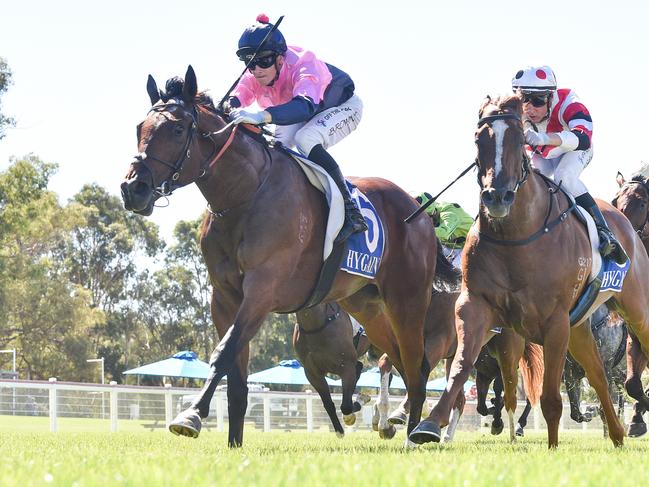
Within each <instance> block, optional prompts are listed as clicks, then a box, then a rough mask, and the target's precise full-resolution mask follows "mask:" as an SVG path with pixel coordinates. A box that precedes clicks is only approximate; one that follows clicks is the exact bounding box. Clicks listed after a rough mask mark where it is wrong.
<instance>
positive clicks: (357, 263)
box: [287, 151, 385, 278]
mask: <svg viewBox="0 0 649 487" xmlns="http://www.w3.org/2000/svg"><path fill="white" fill-rule="evenodd" d="M287 152H288V153H289V154H290V155H291V156H292V157H293V158H294V159H295V160H296V161H297V162H298V164H299V165H300V167H301V168H302V170H303V171H304V174H305V175H306V177H307V179H308V180H309V182H310V183H311V184H312V185H313V186H314V187H315V188H317V189H318V190H319V191H321V192H322V193H324V195H325V197H326V199H327V203H328V204H329V216H328V218H327V227H326V231H325V241H324V249H323V255H322V256H323V261H324V260H326V259H327V257H328V256H329V255H330V254H331V251H332V249H333V242H334V240H335V238H336V236H337V235H338V232H340V229H341V228H342V226H343V222H344V219H345V205H344V203H343V198H342V194H341V193H340V190H339V189H338V186H336V183H335V182H334V181H333V179H331V177H330V176H329V174H327V172H326V171H325V170H324V169H322V168H321V167H320V166H319V165H317V164H315V163H314V162H311V161H310V160H308V159H306V158H305V157H302V156H301V155H299V154H297V153H296V152H293V151H287ZM346 183H347V188H348V189H349V192H350V194H351V196H352V199H353V200H354V201H355V202H356V205H357V206H358V208H359V209H360V211H361V213H362V215H363V217H364V218H365V222H366V223H367V226H368V230H366V231H365V232H364V233H362V234H354V235H352V236H351V237H350V238H349V239H348V240H347V242H346V248H345V253H344V255H343V260H342V265H341V267H340V268H341V269H342V270H344V271H345V272H348V273H350V274H355V275H359V276H363V277H368V278H373V277H374V276H375V275H376V273H377V272H378V268H379V265H380V262H381V258H382V256H383V249H384V244H385V238H384V236H385V231H384V229H383V223H382V222H381V220H380V218H379V215H378V213H377V212H376V209H375V208H374V206H373V205H372V203H371V202H370V200H369V199H368V198H367V196H365V195H364V194H363V193H362V192H361V191H359V190H358V188H356V186H354V185H353V184H351V183H350V182H349V181H346Z"/></svg>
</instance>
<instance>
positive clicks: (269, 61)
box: [239, 53, 277, 71]
mask: <svg viewBox="0 0 649 487" xmlns="http://www.w3.org/2000/svg"><path fill="white" fill-rule="evenodd" d="M239 59H240V60H241V61H242V62H244V63H248V62H249V61H250V58H249V57H246V56H242V57H240V58H239ZM275 59H277V54H275V53H273V54H269V55H267V56H259V57H256V58H255V59H253V60H252V61H250V64H248V69H249V70H250V71H254V69H255V68H256V67H257V66H259V67H260V68H262V69H268V68H270V67H271V66H272V65H274V64H275Z"/></svg>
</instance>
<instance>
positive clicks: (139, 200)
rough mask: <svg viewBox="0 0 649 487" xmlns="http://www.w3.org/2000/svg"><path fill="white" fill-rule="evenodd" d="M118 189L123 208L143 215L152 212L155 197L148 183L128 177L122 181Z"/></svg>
mask: <svg viewBox="0 0 649 487" xmlns="http://www.w3.org/2000/svg"><path fill="white" fill-rule="evenodd" d="M120 189H121V193H122V201H123V202H124V208H125V209H127V210H130V211H132V212H133V213H137V214H139V215H144V216H149V215H150V214H151V213H153V203H154V202H155V198H154V197H153V191H152V190H151V187H150V186H149V185H148V184H146V183H144V182H142V181H138V180H137V179H130V180H127V181H124V182H123V183H122V184H121V186H120Z"/></svg>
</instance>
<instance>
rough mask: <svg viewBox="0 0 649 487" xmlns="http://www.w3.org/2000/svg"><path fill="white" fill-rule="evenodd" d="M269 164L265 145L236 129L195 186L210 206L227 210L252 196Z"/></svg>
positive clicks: (219, 143) (242, 203) (265, 173)
mask: <svg viewBox="0 0 649 487" xmlns="http://www.w3.org/2000/svg"><path fill="white" fill-rule="evenodd" d="M227 135H228V136H229V133H228V134H227ZM226 138H227V137H222V139H223V141H219V142H218V143H217V145H218V147H219V148H221V147H222V146H223V145H224V144H225V143H226V142H225V140H226ZM219 151H220V149H219ZM271 165H272V164H271V156H270V155H269V154H268V151H267V150H266V149H265V147H264V146H263V145H262V144H261V143H257V142H254V141H252V140H251V139H249V138H248V137H246V136H244V135H243V134H240V133H239V134H236V135H235V137H234V140H233V141H232V144H231V146H229V147H227V148H226V150H225V152H224V153H223V155H222V156H221V157H220V158H219V159H218V160H216V161H214V162H212V163H211V166H210V168H209V169H208V172H207V175H206V177H205V178H204V179H203V180H201V181H199V182H197V186H198V188H199V189H200V191H201V192H202V193H203V196H204V197H205V199H206V200H207V202H208V203H209V205H210V208H211V209H212V210H214V211H221V210H230V209H233V208H237V207H240V206H244V205H245V204H246V203H248V202H251V201H252V200H253V199H254V195H255V193H256V192H257V190H258V189H259V187H260V186H261V185H262V184H263V182H264V180H265V178H266V177H267V176H268V172H269V170H270V166H271Z"/></svg>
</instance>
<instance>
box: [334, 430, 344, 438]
mask: <svg viewBox="0 0 649 487" xmlns="http://www.w3.org/2000/svg"><path fill="white" fill-rule="evenodd" d="M336 436H337V437H338V438H344V437H345V432H344V431H336Z"/></svg>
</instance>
